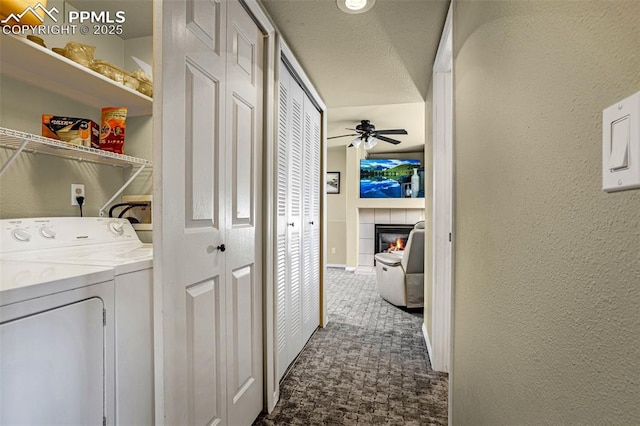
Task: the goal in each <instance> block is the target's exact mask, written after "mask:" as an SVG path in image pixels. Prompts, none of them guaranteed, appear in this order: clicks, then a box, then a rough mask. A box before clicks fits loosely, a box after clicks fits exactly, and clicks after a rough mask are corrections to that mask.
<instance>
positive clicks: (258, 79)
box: [225, 1, 263, 425]
mask: <svg viewBox="0 0 640 426" xmlns="http://www.w3.org/2000/svg"><path fill="white" fill-rule="evenodd" d="M262 41H263V40H262V34H261V32H260V30H259V29H258V27H257V26H256V24H255V23H254V22H253V20H252V19H251V17H250V16H249V15H248V13H247V12H246V11H245V10H244V9H243V7H242V6H241V5H240V3H239V2H237V1H229V2H228V4H227V55H228V56H227V86H226V87H227V96H226V104H227V113H226V132H227V138H226V141H227V151H226V161H225V164H226V167H227V173H226V176H227V179H226V193H227V194H229V195H228V196H227V197H226V198H225V200H226V206H225V210H226V211H227V212H228V213H227V215H226V226H225V229H226V231H227V233H226V234H227V235H226V241H227V247H228V249H227V252H226V278H227V286H226V287H227V294H226V298H227V303H226V312H227V321H226V324H227V330H228V332H230V333H231V334H230V336H229V337H230V338H228V341H227V348H228V350H227V389H228V393H229V395H228V398H229V401H228V410H229V411H228V419H229V424H230V425H244V424H251V423H252V422H253V420H254V419H255V418H256V417H257V416H258V414H260V411H261V409H262V405H263V404H262V401H263V365H262V279H261V277H262V274H261V272H262V262H261V254H260V253H261V251H260V247H261V245H262V242H261V239H260V232H259V230H260V228H259V222H260V218H261V213H260V212H261V205H262V203H261V194H262V192H261V191H260V190H259V188H260V185H259V180H258V179H259V177H260V176H261V171H262V168H261V164H262V143H261V141H262V99H263V97H262V90H263V88H262V85H263V79H262V60H263V57H262V55H263V45H262Z"/></svg>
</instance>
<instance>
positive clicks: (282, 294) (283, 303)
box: [276, 63, 291, 379]
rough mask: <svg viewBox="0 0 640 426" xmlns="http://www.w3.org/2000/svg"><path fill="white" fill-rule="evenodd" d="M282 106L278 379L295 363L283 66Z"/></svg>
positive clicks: (278, 155)
mask: <svg viewBox="0 0 640 426" xmlns="http://www.w3.org/2000/svg"><path fill="white" fill-rule="evenodd" d="M280 69H281V70H282V72H281V74H280V86H279V104H278V141H277V152H276V158H277V160H276V161H277V164H276V170H277V175H276V191H277V196H276V198H277V201H276V202H277V207H276V220H277V225H276V288H277V296H276V336H277V351H278V379H280V378H282V375H283V374H284V372H285V371H286V369H287V367H288V366H289V363H290V362H291V359H290V355H289V352H290V350H289V347H290V346H291V344H290V343H289V335H290V332H289V325H288V322H289V320H288V318H287V317H288V312H289V311H288V308H287V307H288V306H289V305H290V304H291V301H290V296H289V290H290V289H289V257H288V253H287V246H288V242H287V239H288V231H289V229H288V224H287V222H288V221H287V217H288V214H289V206H288V203H289V201H288V185H289V152H288V151H289V131H290V128H289V123H290V122H291V100H290V93H289V86H290V84H291V77H290V75H289V73H288V72H287V71H286V69H285V68H284V64H283V63H281V64H280Z"/></svg>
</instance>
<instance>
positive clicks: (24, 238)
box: [11, 228, 31, 243]
mask: <svg viewBox="0 0 640 426" xmlns="http://www.w3.org/2000/svg"><path fill="white" fill-rule="evenodd" d="M11 236H12V237H13V238H15V239H16V240H17V241H21V242H24V243H26V242H28V241H29V240H31V234H29V233H28V232H27V231H25V230H24V229H22V228H17V229H14V230H13V231H11Z"/></svg>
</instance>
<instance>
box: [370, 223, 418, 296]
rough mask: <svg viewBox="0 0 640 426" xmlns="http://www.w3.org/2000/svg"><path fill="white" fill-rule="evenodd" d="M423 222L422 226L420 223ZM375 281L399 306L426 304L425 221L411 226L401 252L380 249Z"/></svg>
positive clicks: (382, 294)
mask: <svg viewBox="0 0 640 426" xmlns="http://www.w3.org/2000/svg"><path fill="white" fill-rule="evenodd" d="M420 226H421V227H420ZM375 259H376V283H377V286H378V293H380V296H381V297H382V298H383V299H385V300H386V301H388V302H389V303H392V304H394V305H396V306H406V307H407V308H420V307H422V306H423V304H424V222H422V223H420V222H419V223H418V224H417V225H416V227H415V228H414V229H413V230H411V233H410V234H409V239H408V240H407V245H406V247H405V250H404V252H402V254H397V253H393V252H392V253H378V254H376V256H375Z"/></svg>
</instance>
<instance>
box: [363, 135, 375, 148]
mask: <svg viewBox="0 0 640 426" xmlns="http://www.w3.org/2000/svg"><path fill="white" fill-rule="evenodd" d="M377 144H378V139H376V138H374V137H373V136H369V137H368V138H367V140H366V141H365V143H364V149H371V148H373V147H374V146H376V145H377Z"/></svg>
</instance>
